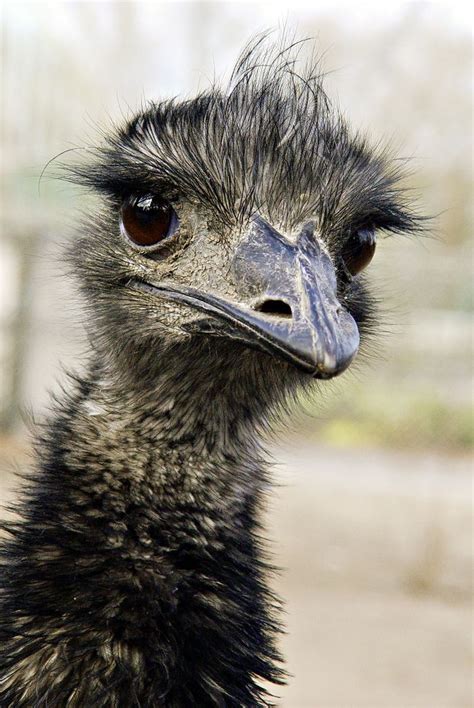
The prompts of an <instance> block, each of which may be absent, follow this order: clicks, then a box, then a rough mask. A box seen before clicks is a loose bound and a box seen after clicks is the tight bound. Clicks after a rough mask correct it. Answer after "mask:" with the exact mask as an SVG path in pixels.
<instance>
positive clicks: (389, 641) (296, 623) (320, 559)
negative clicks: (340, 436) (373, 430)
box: [0, 440, 472, 708]
mask: <svg viewBox="0 0 474 708" xmlns="http://www.w3.org/2000/svg"><path fill="white" fill-rule="evenodd" d="M273 453H274V457H275V462H276V467H275V481H276V482H277V486H276V488H275V490H274V491H273V492H272V495H271V503H270V505H269V509H268V512H267V519H266V523H267V528H268V533H267V536H268V538H269V539H271V541H270V542H269V545H270V547H271V549H272V552H273V554H274V557H275V559H276V563H277V564H278V565H279V566H280V567H281V568H282V569H283V570H282V571H281V573H280V575H279V576H278V577H277V578H276V579H275V580H274V586H275V588H276V590H277V592H278V594H279V595H280V596H281V597H282V598H284V601H285V608H286V616H285V625H286V629H287V634H286V636H285V637H284V639H283V641H282V650H283V653H284V656H285V657H286V659H287V667H288V670H289V672H290V674H291V677H290V679H289V682H288V686H287V687H286V688H284V689H282V690H281V691H280V692H279V695H280V701H279V703H278V704H279V705H280V706H282V708H468V707H469V706H472V681H471V645H472V611H471V558H472V491H471V489H472V488H471V481H472V480H471V463H470V460H469V459H467V458H456V457H445V456H442V455H437V454H434V453H417V454H408V453H407V454H402V453H394V452H388V451H381V450H370V449H367V450H363V449H362V450H361V449H358V450H340V449H334V448H324V447H321V446H317V445H315V444H314V443H311V444H310V443H307V442H305V441H301V440H293V441H292V442H287V443H285V444H284V445H280V446H279V447H278V448H276V447H275V448H274V451H273ZM15 460H16V461H17V462H19V463H22V462H23V460H24V457H23V453H22V448H21V446H15V445H12V444H11V443H10V444H9V446H8V449H6V447H5V445H4V446H3V448H2V449H1V450H0V499H2V500H7V499H8V498H11V496H12V495H11V493H10V494H9V493H8V489H9V488H11V484H12V476H11V467H10V463H11V462H12V461H15Z"/></svg>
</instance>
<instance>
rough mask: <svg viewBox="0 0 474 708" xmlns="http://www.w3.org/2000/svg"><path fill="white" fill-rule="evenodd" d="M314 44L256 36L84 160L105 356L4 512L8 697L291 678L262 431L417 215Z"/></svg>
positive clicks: (351, 343)
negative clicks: (217, 79) (386, 243)
mask: <svg viewBox="0 0 474 708" xmlns="http://www.w3.org/2000/svg"><path fill="white" fill-rule="evenodd" d="M297 54H298V51H297V50H296V49H294V48H292V47H283V48H282V47H281V46H271V45H269V44H268V41H267V40H263V39H262V38H259V39H257V40H254V41H253V42H252V43H251V44H250V45H249V46H248V47H247V48H246V49H245V50H244V52H243V54H242V55H241V58H240V60H239V62H238V64H237V66H236V68H235V70H234V72H233V74H232V77H231V79H230V83H229V85H228V86H227V87H226V88H225V89H220V88H218V87H215V86H214V87H211V88H210V89H209V90H208V91H206V92H205V93H203V94H201V95H199V96H197V97H196V98H194V99H192V100H186V101H183V102H178V101H176V100H171V101H166V102H161V103H151V104H149V105H148V106H147V107H146V109H144V110H142V111H140V112H139V113H138V115H136V116H135V117H134V118H133V119H132V120H130V121H129V122H128V123H127V124H126V125H124V126H121V127H119V128H116V129H114V130H113V131H112V132H111V133H109V134H108V135H107V136H106V137H105V138H104V142H103V144H101V145H100V146H99V147H96V148H94V149H91V150H89V151H88V153H87V154H88V158H87V159H86V160H84V161H82V162H81V161H79V162H77V163H76V164H75V165H73V166H70V167H69V173H68V174H69V178H71V179H74V180H75V181H76V182H78V183H79V184H81V185H83V186H85V187H87V188H90V189H91V190H93V191H95V192H96V193H98V194H99V195H101V197H102V206H101V208H100V210H99V211H97V213H95V214H91V215H90V216H89V217H86V218H85V220H84V222H83V224H82V226H81V228H80V230H79V232H78V235H77V238H76V239H75V241H74V243H73V244H72V246H71V253H70V262H71V263H72V266H73V269H74V272H75V273H76V274H77V277H78V279H79V282H80V286H81V288H82V291H83V293H84V295H85V297H86V300H87V304H88V310H87V313H88V322H89V341H90V359H89V361H88V364H87V373H85V374H84V375H83V376H81V377H71V381H70V386H69V390H68V392H67V393H64V394H63V397H62V399H61V400H60V401H59V402H56V403H55V404H54V411H53V414H52V415H51V418H50V420H49V422H48V423H47V424H45V426H44V427H43V429H42V432H41V434H40V439H39V440H38V443H37V460H36V465H35V471H34V473H33V474H32V475H31V476H30V477H29V478H28V482H27V483H26V485H25V487H24V489H23V494H22V497H21V501H20V502H19V503H18V509H17V511H18V515H17V517H16V518H15V519H14V520H13V521H10V522H8V523H7V524H6V530H7V532H8V537H7V539H6V540H5V541H4V542H3V545H2V559H3V560H2V562H3V567H2V576H1V629H0V654H1V660H0V667H1V668H0V674H1V682H0V697H1V703H2V705H4V706H11V707H14V708H21V707H23V706H24V707H26V706H28V708H31V707H32V706H35V707H43V706H54V707H55V708H56V707H61V706H73V707H74V706H77V707H81V708H84V707H85V706H91V707H92V706H94V708H99V707H102V706H103V707H110V708H125V707H127V708H128V707H131V706H141V707H158V706H160V707H161V706H163V707H166V708H191V707H192V706H198V707H203V708H205V707H207V706H210V707H211V706H219V707H223V706H226V707H234V708H237V707H240V706H244V707H251V706H255V707H258V706H268V705H272V695H271V689H269V688H268V686H269V685H271V684H272V683H273V684H274V685H275V684H276V685H278V684H279V683H281V682H282V681H284V680H285V673H284V669H283V666H282V659H281V657H280V655H279V652H278V649H277V639H278V632H279V630H280V622H279V618H278V600H277V599H276V598H275V597H274V596H273V595H272V593H271V592H270V590H269V589H268V586H267V575H268V573H269V572H270V567H269V566H268V564H267V560H266V556H265V552H264V549H263V548H262V540H261V536H260V533H261V530H260V526H259V511H260V509H261V507H262V504H263V502H264V497H265V494H266V493H267V490H268V487H269V482H270V476H269V470H268V465H267V462H266V459H265V452H264V450H263V449H262V444H261V442H260V440H261V433H262V431H263V430H264V429H265V428H266V427H267V426H268V425H272V423H273V422H274V421H275V420H276V419H277V418H279V417H280V416H281V415H283V414H285V411H286V409H287V406H286V402H287V401H288V400H289V399H291V398H292V397H294V395H295V394H296V393H297V392H298V391H300V390H302V389H312V388H316V387H317V385H318V383H317V380H321V379H329V378H331V377H333V376H336V375H337V374H340V373H341V372H342V371H344V370H345V369H346V368H347V367H348V366H349V365H350V363H351V361H352V360H353V359H354V357H355V356H356V354H357V352H358V350H359V348H363V347H364V346H365V345H366V342H367V338H368V336H369V335H370V333H371V331H372V328H373V325H374V323H375V321H376V308H375V304H374V298H373V296H372V295H371V293H370V289H369V286H368V284H367V282H366V280H365V276H364V275H362V271H363V270H364V269H365V268H366V266H368V264H369V262H370V261H371V259H372V257H373V256H374V252H375V246H376V235H377V233H378V232H385V233H386V232H392V233H406V232H410V231H412V230H413V229H414V228H415V226H416V216H415V213H414V211H413V209H412V208H411V207H410V205H409V204H408V202H407V199H406V196H405V193H404V191H403V189H402V187H401V186H400V179H401V176H402V175H401V174H400V170H399V168H398V167H397V166H396V164H397V163H395V162H394V161H393V160H392V159H390V157H389V156H388V155H387V154H386V152H385V151H383V150H376V149H373V148H372V147H370V145H369V144H368V143H367V141H366V140H365V139H364V138H362V137H361V136H359V135H352V134H351V132H350V131H349V129H348V127H347V125H346V122H345V120H344V119H343V118H342V117H341V115H340V114H339V112H338V111H337V109H336V108H335V107H334V106H333V105H332V104H331V103H330V101H329V99H328V97H327V95H326V94H325V92H324V89H323V85H322V78H321V75H320V73H319V70H318V66H317V64H316V65H314V64H309V65H308V66H307V67H306V68H303V69H301V72H300V73H298V72H297V70H296V61H297ZM319 385H323V384H321V383H319ZM272 690H275V688H274V689H272Z"/></svg>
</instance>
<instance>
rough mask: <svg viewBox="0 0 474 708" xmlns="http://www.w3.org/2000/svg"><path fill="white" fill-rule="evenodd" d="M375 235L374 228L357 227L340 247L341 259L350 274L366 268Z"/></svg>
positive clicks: (374, 243) (370, 257) (371, 253)
mask: <svg viewBox="0 0 474 708" xmlns="http://www.w3.org/2000/svg"><path fill="white" fill-rule="evenodd" d="M376 243H377V237H376V236H375V231H374V229H371V228H367V229H359V230H358V231H355V232H354V233H352V234H351V235H350V236H349V238H348V239H347V241H346V243H345V244H344V248H343V249H342V259H343V261H344V263H345V265H346V268H347V270H348V271H349V273H350V274H351V275H357V273H360V272H361V270H364V268H366V267H367V266H368V265H369V263H370V261H371V260H372V258H373V257H374V253H375V245H376Z"/></svg>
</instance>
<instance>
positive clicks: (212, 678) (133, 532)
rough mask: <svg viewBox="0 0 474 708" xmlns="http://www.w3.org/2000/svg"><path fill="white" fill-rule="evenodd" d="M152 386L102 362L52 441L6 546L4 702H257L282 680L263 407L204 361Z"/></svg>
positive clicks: (170, 372)
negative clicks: (269, 564) (265, 684)
mask: <svg viewBox="0 0 474 708" xmlns="http://www.w3.org/2000/svg"><path fill="white" fill-rule="evenodd" d="M249 361H250V359H249ZM240 364H241V366H242V362H240ZM143 376H144V374H143V372H142V373H141V374H139V373H137V375H136V376H135V375H133V377H132V378H133V383H132V380H131V379H130V377H128V376H127V377H126V378H123V377H121V376H120V375H119V374H117V373H113V372H112V373H111V371H110V370H109V371H107V372H106V373H104V370H103V367H98V366H97V367H92V372H91V374H90V375H89V376H88V377H86V379H85V380H84V381H82V382H78V383H77V386H76V391H75V393H74V394H73V395H71V396H70V397H69V400H68V401H67V403H66V404H63V406H62V408H61V410H60V411H59V412H58V414H57V416H56V418H55V419H54V421H53V422H52V423H51V424H50V426H49V429H48V431H47V433H46V435H45V440H44V441H43V445H42V452H41V464H40V466H39V470H38V472H37V475H36V477H35V481H34V483H33V486H32V488H31V490H30V492H29V493H28V499H27V501H26V502H25V503H24V504H23V506H22V509H21V515H22V517H23V519H22V521H21V522H18V523H17V524H15V525H14V527H12V528H11V529H10V530H11V531H12V540H11V541H10V542H8V545H6V553H7V554H8V567H7V570H6V573H5V577H4V586H5V591H6V595H5V600H4V604H3V608H2V613H3V618H2V622H3V625H4V630H3V632H2V633H3V634H4V636H3V637H1V636H0V645H1V646H3V647H4V650H3V651H4V656H2V657H1V658H2V660H3V664H4V665H5V666H6V667H7V668H6V672H7V673H6V679H4V687H3V689H0V696H2V693H1V691H2V690H3V692H4V696H5V698H6V699H7V704H10V703H9V702H8V701H12V704H14V705H18V706H20V705H30V704H31V703H28V701H31V699H32V696H35V697H38V696H39V697H40V699H41V698H42V697H43V700H44V701H47V700H49V701H50V703H51V705H63V704H64V705H65V704H66V703H67V701H68V700H71V703H70V705H73V706H75V705H77V706H79V705H104V706H105V705H111V706H112V705H114V706H115V705H117V706H119V705H120V706H121V705H130V706H131V705H140V706H148V705H149V706H152V705H153V706H155V705H164V706H170V707H171V706H172V707H173V708H174V707H176V708H178V707H181V706H183V707H184V706H191V705H196V706H207V705H209V706H213V705H216V706H259V705H267V702H266V700H265V695H266V694H265V691H264V689H263V688H262V685H261V682H262V680H264V681H265V680H266V681H278V680H279V677H280V673H279V670H278V668H276V666H275V662H278V655H277V652H276V651H275V649H274V645H273V638H274V633H275V631H276V625H275V623H274V621H273V620H272V617H271V615H272V612H273V607H274V602H273V599H272V597H271V595H270V593H269V591H268V590H267V588H266V586H265V582H264V573H265V566H264V563H263V561H262V560H261V558H260V548H259V539H258V522H257V515H258V510H259V506H260V502H261V497H262V493H263V489H264V487H265V485H266V480H265V471H264V466H263V464H262V463H261V462H260V460H259V455H258V443H257V441H256V434H255V427H256V417H257V419H259V418H261V416H262V415H263V412H264V410H265V408H266V402H265V401H264V398H265V396H263V397H262V398H261V399H260V398H259V396H257V395H256V391H255V389H254V388H253V387H252V386H248V387H242V386H241V385H240V384H239V383H238V381H239V378H238V376H236V378H235V380H229V378H227V379H226V381H225V382H224V381H223V380H219V376H217V377H216V376H215V375H214V376H210V375H209V373H208V372H207V373H206V375H204V370H200V365H199V362H197V363H195V364H192V363H191V362H189V365H188V369H187V371H186V372H184V371H183V367H182V366H181V367H176V368H172V367H168V368H166V367H164V370H163V371H162V372H161V373H160V374H156V376H155V379H154V381H153V385H150V381H149V380H144V378H143ZM6 618H9V619H6ZM0 652H1V650H0ZM0 655H1V654H0ZM1 664H2V662H1V661H0V665H1ZM44 666H48V667H49V668H48V671H44V670H43V669H42V668H41V667H44ZM53 678H54V681H53ZM104 697H105V698H104ZM111 697H112V698H113V700H112V698H111ZM107 700H110V703H107V702H106V701H107ZM22 701H24V703H22ZM101 701H102V702H101ZM103 701H105V702H103ZM114 701H115V702H114ZM38 705H43V703H41V700H40V701H39V703H38ZM44 705H46V703H44ZM68 705H69V703H68Z"/></svg>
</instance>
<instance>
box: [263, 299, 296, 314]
mask: <svg viewBox="0 0 474 708" xmlns="http://www.w3.org/2000/svg"><path fill="white" fill-rule="evenodd" d="M255 309H256V310H258V311H259V312H264V313H265V314H266V315H273V316H274V317H293V312H292V310H291V307H290V306H289V305H288V304H287V303H286V302H283V300H264V301H263V302H261V303H260V304H259V305H257V306H256V307H255Z"/></svg>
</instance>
